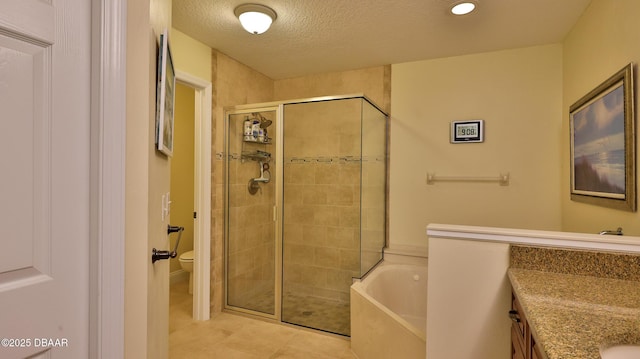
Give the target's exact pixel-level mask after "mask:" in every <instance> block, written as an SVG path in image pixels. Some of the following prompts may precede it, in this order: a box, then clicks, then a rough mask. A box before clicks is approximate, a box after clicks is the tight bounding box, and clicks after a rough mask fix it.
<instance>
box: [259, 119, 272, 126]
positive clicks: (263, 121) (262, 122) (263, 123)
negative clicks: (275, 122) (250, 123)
mask: <svg viewBox="0 0 640 359" xmlns="http://www.w3.org/2000/svg"><path fill="white" fill-rule="evenodd" d="M271 123H272V122H271V120H267V119H266V118H264V117H262V118H261V119H260V128H267V127H269V126H271Z"/></svg>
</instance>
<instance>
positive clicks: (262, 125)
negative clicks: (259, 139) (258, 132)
mask: <svg viewBox="0 0 640 359" xmlns="http://www.w3.org/2000/svg"><path fill="white" fill-rule="evenodd" d="M252 115H253V116H255V117H256V118H257V119H258V120H259V121H260V128H267V127H269V126H271V124H272V123H273V122H272V121H271V120H267V119H266V118H264V116H262V114H261V113H259V112H254V113H252Z"/></svg>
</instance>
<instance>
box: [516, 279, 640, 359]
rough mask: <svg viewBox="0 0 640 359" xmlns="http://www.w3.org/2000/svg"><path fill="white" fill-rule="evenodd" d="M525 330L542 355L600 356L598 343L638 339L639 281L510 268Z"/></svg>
mask: <svg viewBox="0 0 640 359" xmlns="http://www.w3.org/2000/svg"><path fill="white" fill-rule="evenodd" d="M508 275H509V279H510V280H511V285H512V287H513V290H514V292H515V294H516V296H517V297H518V299H519V300H520V304H521V305H522V309H523V310H524V315H525V317H526V318H527V322H528V323H529V326H530V328H531V332H532V333H533V336H534V338H535V340H536V343H537V344H538V345H539V346H540V348H541V349H542V351H543V352H544V353H543V355H544V354H546V356H547V358H548V359H569V358H572V359H573V358H581V359H591V358H593V359H600V354H599V349H600V347H601V346H611V345H616V344H632V343H640V282H639V281H633V280H620V279H609V278H601V277H595V276H586V275H574V274H561V273H553V272H543V271H538V270H531V269H519V268H510V269H509V270H508Z"/></svg>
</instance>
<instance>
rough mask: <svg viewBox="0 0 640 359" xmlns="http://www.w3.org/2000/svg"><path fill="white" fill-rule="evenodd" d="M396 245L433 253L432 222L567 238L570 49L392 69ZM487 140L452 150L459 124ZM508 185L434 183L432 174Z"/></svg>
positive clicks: (537, 49) (517, 52) (392, 215)
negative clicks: (429, 248) (479, 124)
mask: <svg viewBox="0 0 640 359" xmlns="http://www.w3.org/2000/svg"><path fill="white" fill-rule="evenodd" d="M392 74H393V75H392V83H391V86H392V92H391V101H392V107H391V130H390V132H391V159H390V162H391V168H390V177H391V179H390V194H389V196H390V215H389V216H390V238H389V241H390V245H391V246H393V245H413V246H426V234H425V227H426V225H427V224H429V223H448V224H468V225H482V226H497V227H516V228H537V229H548V230H558V229H560V199H559V196H560V173H559V172H560V168H561V162H560V161H561V159H560V157H559V154H560V143H561V139H560V133H561V123H560V119H561V116H562V111H561V109H562V48H561V46H560V45H549V46H540V47H531V48H524V49H515V50H507V51H499V52H491V53H483V54H475V55H469V56H460V57H452V58H443V59H436V60H427V61H419V62H412V63H405V64H397V65H393V66H392ZM470 119H482V120H484V121H485V141H484V142H483V143H472V144H451V143H450V142H449V128H450V123H451V121H454V120H470ZM432 172H433V173H435V174H436V175H440V176H483V177H484V176H487V177H496V178H497V177H498V175H499V174H500V173H506V172H508V173H509V174H510V176H511V182H510V184H509V186H499V185H498V184H497V183H445V182H438V183H436V184H434V185H427V184H426V174H427V173H432Z"/></svg>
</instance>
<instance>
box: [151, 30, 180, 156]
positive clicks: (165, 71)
mask: <svg viewBox="0 0 640 359" xmlns="http://www.w3.org/2000/svg"><path fill="white" fill-rule="evenodd" d="M157 76H158V80H157V89H156V146H157V149H158V150H159V151H160V152H162V153H164V154H165V155H167V156H171V155H173V128H174V126H173V123H174V119H173V114H174V101H175V87H176V75H175V70H174V68H173V59H172V58H171V49H170V48H169V37H168V33H167V29H165V30H164V31H163V32H162V34H161V35H160V48H159V50H158V73H157Z"/></svg>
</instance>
